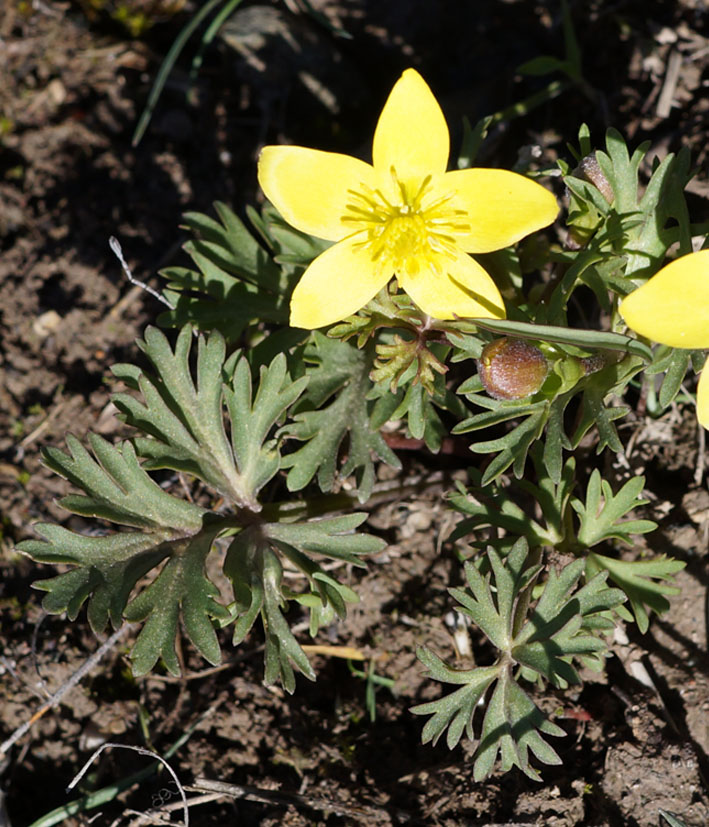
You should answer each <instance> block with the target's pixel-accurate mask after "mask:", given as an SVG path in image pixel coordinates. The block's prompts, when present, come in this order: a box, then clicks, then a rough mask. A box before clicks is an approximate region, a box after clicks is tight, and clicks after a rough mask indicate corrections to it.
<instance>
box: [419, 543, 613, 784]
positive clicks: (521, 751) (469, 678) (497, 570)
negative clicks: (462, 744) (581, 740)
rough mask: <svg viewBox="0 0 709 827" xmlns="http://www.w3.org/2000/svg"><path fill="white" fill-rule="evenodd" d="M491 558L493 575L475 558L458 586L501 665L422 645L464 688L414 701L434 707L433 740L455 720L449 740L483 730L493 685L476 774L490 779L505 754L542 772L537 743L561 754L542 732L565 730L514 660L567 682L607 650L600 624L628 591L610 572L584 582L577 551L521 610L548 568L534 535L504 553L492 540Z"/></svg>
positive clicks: (551, 754) (423, 710) (542, 752)
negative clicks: (533, 557)
mask: <svg viewBox="0 0 709 827" xmlns="http://www.w3.org/2000/svg"><path fill="white" fill-rule="evenodd" d="M486 560H487V562H488V563H489V568H490V574H489V576H488V577H486V578H485V577H483V575H482V574H481V573H480V571H479V570H478V568H477V567H476V566H475V565H473V564H472V563H470V562H468V563H466V565H465V574H466V579H467V587H466V588H465V589H449V591H450V594H451V595H452V596H453V597H454V598H455V599H456V601H457V602H458V603H459V604H460V605H459V606H458V607H457V610H458V611H459V612H462V613H463V614H466V615H468V616H469V617H470V618H471V620H473V622H474V623H475V624H476V625H477V626H478V628H479V629H480V630H481V631H482V632H483V634H485V636H486V637H487V638H488V639H489V640H490V642H491V643H492V644H493V645H494V646H495V647H496V648H497V649H498V650H499V652H500V656H499V658H498V660H497V662H496V663H495V664H494V665H493V666H489V667H480V668H476V669H470V670H456V669H453V668H452V667H450V666H448V665H447V664H445V663H444V662H443V661H442V660H441V659H440V658H438V657H437V656H436V655H433V654H432V653H431V652H429V651H427V650H426V649H422V650H420V651H419V653H418V657H419V659H420V660H421V661H422V662H423V663H424V664H425V665H426V666H427V667H428V670H429V675H430V677H431V678H433V679H434V680H437V681H441V682H444V683H451V684H457V685H460V688H459V689H456V690H455V691H454V692H452V693H450V694H449V695H447V696H445V697H443V698H441V699H439V700H437V701H432V702H429V703H426V704H422V705H420V706H417V707H414V708H413V710H412V711H413V712H414V713H416V714H418V715H431V716H432V718H431V719H430V720H429V721H428V723H427V724H426V726H425V727H424V731H423V741H424V742H427V741H435V740H437V739H438V738H439V737H440V736H441V734H442V733H443V732H444V731H445V730H447V742H448V746H449V747H451V748H452V747H453V746H455V745H456V744H457V743H458V741H459V740H460V738H461V736H462V734H463V732H464V731H466V732H467V735H468V737H469V738H470V739H471V740H472V739H473V738H474V718H475V713H476V711H477V709H479V705H480V701H481V700H482V699H483V697H484V696H485V694H486V692H487V691H488V690H489V689H491V688H492V687H493V686H494V689H492V694H491V695H490V697H489V699H488V701H487V707H486V710H485V714H484V718H483V722H482V729H481V733H480V740H479V742H478V744H477V748H476V750H475V765H474V775H475V778H476V780H482V779H483V778H485V777H486V776H487V775H489V774H490V772H492V770H493V767H494V764H495V762H496V760H497V759H498V756H499V758H500V763H501V767H502V769H503V771H506V770H508V769H510V768H511V767H512V766H517V767H519V768H520V769H521V770H522V771H523V772H524V773H526V774H527V775H528V776H529V777H530V778H538V777H539V774H538V772H537V771H536V770H535V769H534V768H533V767H532V766H531V765H530V763H529V753H530V752H531V753H533V754H534V755H535V756H536V757H537V758H538V759H539V760H540V761H542V762H543V763H547V764H555V763H560V759H559V757H558V755H557V754H556V752H555V751H554V750H553V749H552V748H551V747H550V746H549V744H548V743H547V742H546V741H545V740H544V738H543V737H542V736H543V735H551V736H560V735H563V734H564V731H563V730H562V729H561V728H560V727H558V726H557V725H556V724H553V723H552V722H550V721H548V720H546V719H545V718H544V716H543V714H542V713H541V712H540V710H539V709H538V708H537V707H536V706H535V704H534V703H533V701H532V700H531V699H530V698H529V697H528V695H527V694H526V693H525V692H524V690H523V689H522V688H521V687H520V686H519V684H518V682H517V680H516V678H515V677H514V676H513V666H514V665H515V664H518V665H519V666H521V667H522V674H523V675H524V676H525V677H529V678H530V679H533V678H534V677H535V676H543V677H544V678H546V679H547V680H549V681H551V682H552V683H554V684H556V685H558V686H565V685H566V684H567V683H570V682H572V681H574V682H577V681H578V675H577V673H576V671H575V669H574V668H573V666H572V661H573V660H574V659H579V660H581V661H582V662H586V661H592V660H593V659H594V658H597V657H598V656H599V654H600V653H602V652H603V651H604V650H605V648H606V647H605V644H604V643H603V641H602V640H601V639H600V638H599V637H598V634H597V633H598V632H604V631H608V630H609V629H611V628H612V622H611V621H610V620H609V619H608V618H607V617H606V615H607V613H608V612H609V610H611V609H614V608H616V607H617V606H619V605H620V604H621V603H622V601H623V600H624V599H625V596H624V594H623V592H622V591H620V590H619V589H610V588H608V587H607V586H606V583H605V580H606V573H605V572H604V573H603V574H600V575H598V576H596V577H595V578H593V579H592V580H591V581H590V582H588V583H587V584H586V585H585V586H583V587H581V588H578V583H579V580H580V578H581V576H582V574H583V571H584V561H583V560H577V561H575V562H573V563H571V564H570V565H568V566H565V567H564V568H563V569H562V570H561V571H560V572H558V573H557V572H555V571H551V572H550V573H549V576H548V578H547V580H546V582H545V583H544V586H543V589H542V593H541V596H540V597H539V600H538V601H537V603H536V605H535V606H533V607H532V608H531V609H526V611H525V612H524V615H523V616H522V617H521V618H520V617H517V615H518V613H519V610H520V607H523V608H524V607H526V605H527V604H526V602H525V601H524V600H523V596H524V595H525V594H528V590H529V589H530V588H531V586H532V585H533V583H534V581H535V579H536V577H537V576H538V575H539V572H540V566H539V565H538V564H534V563H533V562H531V561H530V560H529V559H528V556H527V544H526V542H525V541H524V540H523V539H522V540H519V541H517V542H516V543H515V544H514V546H512V548H511V549H510V551H509V553H508V554H507V556H506V558H505V560H504V561H503V560H502V558H501V557H500V556H499V554H498V553H497V552H496V551H495V550H494V549H492V548H490V549H488V552H487V555H486ZM493 584H494V585H493Z"/></svg>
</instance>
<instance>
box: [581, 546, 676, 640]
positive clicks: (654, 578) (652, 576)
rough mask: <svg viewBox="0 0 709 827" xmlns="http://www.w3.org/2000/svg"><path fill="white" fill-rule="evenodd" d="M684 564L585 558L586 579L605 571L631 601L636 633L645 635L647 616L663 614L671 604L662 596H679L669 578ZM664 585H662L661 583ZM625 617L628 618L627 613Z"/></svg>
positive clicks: (668, 559) (662, 560)
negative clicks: (636, 626)
mask: <svg viewBox="0 0 709 827" xmlns="http://www.w3.org/2000/svg"><path fill="white" fill-rule="evenodd" d="M684 567H685V563H683V562H682V561H681V560H673V559H672V558H671V557H666V556H665V555H664V554H663V555H661V556H660V557H657V558H655V559H654V560H635V561H632V562H630V561H626V560H618V559H615V558H612V557H605V556H604V555H602V554H597V553H596V552H591V553H590V554H589V555H588V557H587V558H586V572H587V576H591V575H593V574H595V573H596V572H597V571H604V570H605V571H607V572H608V576H609V577H610V579H611V580H612V581H613V582H614V583H615V584H616V585H617V586H619V587H620V588H621V589H622V590H623V591H624V592H625V594H626V595H627V596H628V600H629V601H630V605H631V608H632V610H633V614H634V615H635V622H636V623H637V624H638V629H639V630H640V631H641V632H642V633H643V634H645V632H646V631H647V630H648V626H649V624H650V618H649V612H650V611H654V612H655V613H656V614H658V615H659V614H663V613H664V612H666V611H667V610H668V609H669V607H670V604H669V602H668V601H667V599H666V598H665V597H664V595H666V594H667V595H672V594H679V591H680V590H679V588H677V586H675V585H673V582H674V581H673V579H672V575H673V574H676V573H677V572H678V571H681V570H682V569H683V568H684ZM663 581H664V582H663ZM625 616H627V617H628V619H630V618H629V616H628V615H627V612H626V614H625Z"/></svg>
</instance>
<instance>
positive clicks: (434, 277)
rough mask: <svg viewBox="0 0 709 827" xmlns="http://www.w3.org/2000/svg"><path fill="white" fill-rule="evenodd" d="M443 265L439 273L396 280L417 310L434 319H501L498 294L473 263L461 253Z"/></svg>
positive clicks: (403, 274)
mask: <svg viewBox="0 0 709 827" xmlns="http://www.w3.org/2000/svg"><path fill="white" fill-rule="evenodd" d="M445 265H446V266H445V268H444V270H443V272H442V273H438V274H437V273H435V272H433V271H427V272H423V273H418V274H416V275H414V276H412V275H407V274H406V273H400V274H398V275H397V279H398V281H399V284H400V285H401V287H402V288H403V289H404V290H405V291H406V292H407V293H408V294H409V296H411V298H412V299H413V300H414V301H415V302H416V304H417V305H418V306H419V307H420V308H421V310H423V312H424V313H427V314H428V315H429V316H433V317H434V318H435V319H454V318H455V317H456V316H460V317H464V318H472V319H504V318H505V305H504V302H503V301H502V296H501V295H500V291H499V290H498V289H497V287H496V286H495V282H494V281H493V280H492V279H491V278H490V276H489V275H488V274H487V273H486V272H485V270H484V269H483V268H482V267H481V266H480V265H479V264H478V263H477V261H475V260H474V259H472V258H470V256H468V255H466V254H465V253H462V252H461V253H459V255H458V258H457V259H455V260H449V259H446V260H445Z"/></svg>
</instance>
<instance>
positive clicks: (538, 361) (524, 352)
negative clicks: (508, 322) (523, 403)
mask: <svg viewBox="0 0 709 827" xmlns="http://www.w3.org/2000/svg"><path fill="white" fill-rule="evenodd" d="M477 366H478V375H479V376H480V381H481V382H482V383H483V387H484V388H485V390H486V391H487V392H488V393H489V394H490V396H492V397H493V398H494V399H524V397H525V396H531V395H532V394H533V393H536V392H537V391H538V390H539V388H541V386H542V384H543V383H544V380H545V379H546V377H547V373H549V363H548V362H547V360H546V357H545V356H544V354H543V353H542V352H541V350H540V349H539V348H538V347H536V346H535V345H532V344H530V343H529V342H526V341H525V340H524V339H510V338H508V337H507V336H504V337H503V338H501V339H495V341H494V342H490V343H489V344H487V345H485V347H484V348H483V352H482V354H481V355H480V358H479V359H478V360H477Z"/></svg>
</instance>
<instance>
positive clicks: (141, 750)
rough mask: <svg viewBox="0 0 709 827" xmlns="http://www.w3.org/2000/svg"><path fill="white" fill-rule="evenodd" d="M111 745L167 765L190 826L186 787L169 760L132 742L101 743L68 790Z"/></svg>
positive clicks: (72, 787)
mask: <svg viewBox="0 0 709 827" xmlns="http://www.w3.org/2000/svg"><path fill="white" fill-rule="evenodd" d="M109 747H115V748H116V749H130V750H133V752H137V753H139V754H140V755H147V756H148V757H149V758H154V759H155V760H156V761H159V762H160V763H161V764H162V765H163V766H164V767H165V769H167V771H168V772H169V773H170V775H171V776H172V780H173V781H174V782H175V786H176V787H177V789H178V790H179V791H180V797H181V798H182V810H183V813H184V817H185V819H184V821H185V827H189V824H190V813H189V810H188V809H187V796H186V795H185V789H184V787H183V786H182V784H180V779H179V778H178V777H177V774H176V773H175V771H174V770H173V768H172V767H171V766H170V765H169V764H168V763H167V761H166V760H165V759H164V758H163V757H162V755H158V754H157V752H153V751H152V750H149V749H145V748H144V747H135V746H133V745H132V744H114V743H113V742H111V741H107V742H106V743H105V744H101V746H100V747H99V748H98V749H97V750H95V751H94V753H93V755H92V756H91V758H89V760H88V761H87V762H86V763H85V764H84V766H83V767H82V768H81V769H80V770H79V772H78V773H77V774H76V775H75V776H74V778H73V779H72V782H71V784H69V786H68V787H67V788H66V791H67V792H69V791H70V790H73V789H74V787H75V786H76V785H77V784H78V783H79V781H81V779H82V778H83V777H84V775H85V774H86V771H87V770H88V769H89V767H90V766H91V765H92V764H93V762H94V761H95V760H96V759H97V758H98V756H99V755H100V754H101V753H102V752H103V751H104V750H105V749H108V748H109Z"/></svg>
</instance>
